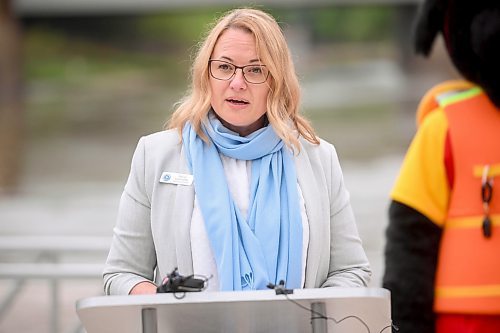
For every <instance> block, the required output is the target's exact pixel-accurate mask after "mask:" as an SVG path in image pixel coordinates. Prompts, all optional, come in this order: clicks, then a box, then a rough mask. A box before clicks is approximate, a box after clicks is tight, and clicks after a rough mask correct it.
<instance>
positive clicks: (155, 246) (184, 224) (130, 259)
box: [103, 130, 371, 295]
mask: <svg viewBox="0 0 500 333" xmlns="http://www.w3.org/2000/svg"><path fill="white" fill-rule="evenodd" d="M301 145H302V147H301V150H300V153H298V154H297V153H296V154H295V162H296V168H297V178H298V183H299V186H300V188H301V190H302V194H303V196H304V201H305V208H306V214H307V217H308V220H309V228H310V230H309V247H308V249H307V259H306V275H305V287H306V288H316V287H332V286H340V287H356V286H366V285H367V283H368V281H369V279H370V275H371V271H370V266H369V263H368V259H367V258H366V255H365V252H364V250H363V247H362V244H361V240H360V238H359V236H358V231H357V228H356V224H355V220H354V215H353V213H352V209H351V205H350V202H349V193H348V192H347V190H346V188H345V186H344V181H343V176H342V171H341V169H340V164H339V161H338V158H337V154H336V151H335V148H334V147H333V145H331V144H329V143H328V142H326V141H323V140H322V141H321V144H320V145H313V144H311V143H309V142H307V141H306V140H303V139H301ZM165 171H169V172H176V173H181V174H190V171H189V169H188V166H187V164H186V160H185V157H184V154H183V147H182V144H181V142H180V139H179V135H178V132H177V131H176V130H168V131H162V132H158V133H154V134H151V135H148V136H145V137H142V138H141V139H140V140H139V143H138V145H137V148H136V151H135V153H134V156H133V158H132V165H131V170H130V175H129V177H128V181H127V183H126V185H125V188H124V191H123V194H122V197H121V200H120V206H119V210H118V217H117V223H116V226H115V228H114V236H113V241H112V244H111V249H110V252H109V255H108V259H107V261H106V265H105V268H104V274H103V277H104V291H105V293H106V294H113V295H117V294H128V293H129V292H130V290H131V289H132V288H133V287H134V286H135V285H136V284H138V283H139V282H142V281H146V280H147V281H154V282H155V283H156V284H159V283H160V281H161V280H162V278H164V277H165V276H166V275H167V274H169V273H170V272H171V271H172V270H173V269H174V268H175V267H178V268H179V272H180V274H182V275H189V274H193V273H194V272H193V262H192V257H191V241H190V224H191V214H192V212H193V205H194V186H193V185H174V184H166V183H160V182H159V179H160V177H161V175H162V173H163V172H165ZM195 181H196V180H195Z"/></svg>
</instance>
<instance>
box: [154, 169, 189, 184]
mask: <svg viewBox="0 0 500 333" xmlns="http://www.w3.org/2000/svg"><path fill="white" fill-rule="evenodd" d="M160 183H164V184H175V185H185V186H189V185H191V184H193V175H186V174H184V173H175V172H164V173H162V174H161V177H160Z"/></svg>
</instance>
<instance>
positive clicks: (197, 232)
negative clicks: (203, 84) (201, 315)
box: [190, 154, 309, 291]
mask: <svg viewBox="0 0 500 333" xmlns="http://www.w3.org/2000/svg"><path fill="white" fill-rule="evenodd" d="M219 156H220V157H221V160H222V166H223V168H224V173H225V175H226V181H227V183H228V186H229V192H230V193H231V196H232V198H233V200H234V202H235V204H236V206H237V207H238V209H239V210H240V212H241V214H242V216H247V211H248V205H249V201H250V180H251V176H252V162H251V161H245V160H237V159H234V158H231V157H227V156H225V155H222V154H220V155H219ZM297 190H298V195H299V204H300V214H301V220H302V277H301V285H302V286H303V285H304V281H305V266H306V265H305V263H306V258H307V247H308V245H309V223H308V219H307V215H306V209H305V203H304V198H303V196H302V191H301V190H300V186H299V185H298V184H297ZM190 232H191V235H190V236H191V251H192V255H193V271H194V274H195V275H196V276H203V277H210V276H211V278H210V280H209V281H208V286H207V289H206V290H210V291H217V290H219V279H218V274H217V265H216V263H215V257H214V255H213V252H212V249H211V247H210V241H209V239H208V235H207V231H206V229H205V223H204V221H203V216H202V215H201V210H200V207H199V204H198V198H197V197H196V195H195V199H194V210H193V216H192V218H191V231H190Z"/></svg>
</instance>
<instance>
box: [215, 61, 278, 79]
mask: <svg viewBox="0 0 500 333" xmlns="http://www.w3.org/2000/svg"><path fill="white" fill-rule="evenodd" d="M214 61H217V62H222V63H224V64H228V65H231V66H233V67H234V72H233V74H232V75H231V76H230V77H228V78H227V79H220V78H218V77H215V75H214V74H213V73H212V66H211V64H212V62H214ZM256 66H257V67H264V68H266V70H267V74H266V78H265V79H264V81H262V82H251V81H248V79H247V77H246V76H245V68H246V67H256ZM238 69H241V73H242V74H243V78H244V79H245V81H246V82H247V83H251V84H262V83H265V82H266V81H267V79H268V78H269V73H270V72H269V70H268V69H267V67H266V65H245V66H236V65H235V64H233V63H230V62H228V61H224V60H219V59H210V60H208V72H209V73H210V76H211V77H213V78H214V79H216V80H220V81H229V80H231V79H232V78H233V77H234V76H235V75H236V71H237V70H238Z"/></svg>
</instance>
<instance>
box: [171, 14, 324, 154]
mask: <svg viewBox="0 0 500 333" xmlns="http://www.w3.org/2000/svg"><path fill="white" fill-rule="evenodd" d="M232 28H235V29H243V30H245V31H248V32H249V33H251V34H252V35H253V36H254V38H255V42H256V49H257V53H258V55H259V57H260V60H261V61H262V62H263V63H264V64H265V65H266V67H267V68H268V69H269V73H270V75H269V77H270V79H269V83H268V84H269V87H270V90H269V94H268V97H267V112H266V115H267V118H268V120H269V123H270V124H271V126H273V128H274V130H275V131H276V134H277V135H278V136H279V137H281V139H283V141H284V142H285V144H286V145H287V146H289V147H290V148H293V147H295V148H297V149H299V147H300V145H299V142H298V137H299V136H302V137H304V138H305V139H306V140H307V141H309V142H311V143H314V144H319V139H318V137H317V136H316V134H315V132H314V129H313V128H312V126H311V125H310V123H309V122H308V121H307V120H306V119H305V118H304V117H302V116H301V115H300V114H299V104H300V86H299V81H298V78H297V75H296V73H295V67H294V65H293V62H292V57H291V54H290V50H289V48H288V45H287V43H286V41H285V37H284V36H283V33H282V31H281V28H280V27H279V25H278V23H277V22H276V20H275V19H274V18H273V17H272V16H271V15H269V14H267V13H265V12H263V11H261V10H258V9H252V8H239V9H234V10H231V11H229V12H228V13H226V14H225V15H223V16H222V17H221V18H220V19H219V20H218V21H216V22H215V25H214V27H213V28H212V29H211V30H210V31H209V33H208V35H207V37H206V38H205V40H204V41H203V42H202V44H201V45H200V46H199V48H198V52H197V54H196V57H195V59H194V61H193V65H192V68H191V78H192V82H191V87H190V89H189V90H188V93H187V94H186V95H185V97H184V98H183V99H182V100H181V101H180V102H178V103H177V106H176V108H175V110H174V113H173V114H172V116H171V118H170V119H169V121H168V123H167V125H166V127H167V128H177V129H178V130H179V131H180V132H181V134H182V129H183V127H184V125H185V124H186V122H187V121H189V122H190V123H191V125H192V126H193V128H194V130H195V131H196V132H197V133H198V135H199V136H200V137H202V138H203V139H204V140H207V138H206V136H205V134H204V133H203V131H202V130H201V123H202V121H203V119H205V117H206V116H207V114H208V112H209V111H210V108H211V105H210V99H211V91H210V84H209V72H208V61H209V60H210V57H211V55H212V52H213V50H214V47H215V44H216V43H217V40H218V39H219V37H220V36H221V35H222V33H223V32H224V31H226V30H228V29H232Z"/></svg>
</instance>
